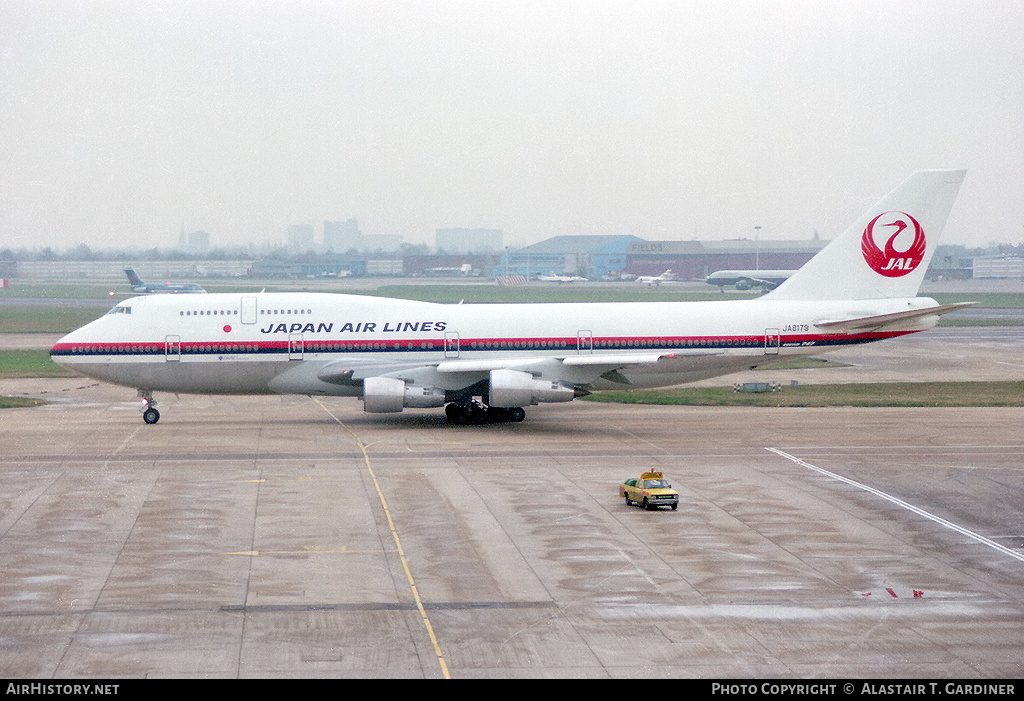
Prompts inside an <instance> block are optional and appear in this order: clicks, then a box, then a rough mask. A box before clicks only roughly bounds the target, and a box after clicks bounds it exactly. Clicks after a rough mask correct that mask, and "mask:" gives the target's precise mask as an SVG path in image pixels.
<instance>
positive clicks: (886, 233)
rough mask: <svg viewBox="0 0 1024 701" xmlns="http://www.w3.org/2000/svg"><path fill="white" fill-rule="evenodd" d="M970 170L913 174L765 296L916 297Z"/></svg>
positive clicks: (826, 297) (791, 297) (818, 297)
mask: <svg viewBox="0 0 1024 701" xmlns="http://www.w3.org/2000/svg"><path fill="white" fill-rule="evenodd" d="M966 172H967V171H964V170H921V171H918V172H916V173H914V174H913V175H911V176H910V177H909V178H908V179H907V180H906V181H905V182H904V183H903V184H902V185H900V186H898V187H897V188H896V189H895V190H893V191H892V192H890V193H889V194H888V195H886V196H885V197H883V198H882V199H881V200H879V201H878V202H877V203H876V204H875V205H874V206H873V207H872V208H871V209H869V210H868V211H867V212H865V213H864V214H863V215H862V216H861V217H860V219H858V220H857V221H856V222H854V224H853V225H852V226H850V227H849V228H848V229H847V230H846V231H844V232H843V233H842V235H840V236H839V237H838V238H837V239H835V240H834V241H832V243H830V244H829V245H827V246H825V248H823V249H821V251H819V252H818V254H817V255H815V256H814V257H813V258H811V260H809V261H807V263H806V264H805V265H804V266H803V267H802V268H800V270H798V271H797V272H796V273H795V274H793V276H792V277H790V278H789V279H788V280H786V281H785V282H783V283H782V284H781V285H779V286H778V287H777V288H776V289H774V290H772V291H771V292H769V293H768V294H767V295H765V298H771V299H884V298H896V297H915V296H916V295H917V291H918V289H919V288H920V287H921V281H922V280H923V279H924V274H925V271H926V270H927V269H928V263H929V262H930V261H931V258H932V254H934V253H935V248H936V246H937V245H938V242H939V234H941V233H942V228H943V227H944V226H945V225H946V218H947V217H948V216H949V212H950V210H951V209H952V207H953V201H954V200H955V199H956V194H957V191H958V190H959V189H960V183H961V182H962V181H963V179H964V175H965V174H966Z"/></svg>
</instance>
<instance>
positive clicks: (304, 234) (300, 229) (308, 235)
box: [288, 224, 316, 253]
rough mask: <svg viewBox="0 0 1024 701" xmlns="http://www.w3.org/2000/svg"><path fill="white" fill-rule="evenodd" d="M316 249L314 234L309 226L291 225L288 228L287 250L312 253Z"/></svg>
mask: <svg viewBox="0 0 1024 701" xmlns="http://www.w3.org/2000/svg"><path fill="white" fill-rule="evenodd" d="M315 247H316V234H315V232H314V230H313V226H312V225H310V224H292V225H291V226H289V227H288V248H289V249H290V250H292V251H296V252H300V253H301V252H305V251H312V250H313V249H314V248H315Z"/></svg>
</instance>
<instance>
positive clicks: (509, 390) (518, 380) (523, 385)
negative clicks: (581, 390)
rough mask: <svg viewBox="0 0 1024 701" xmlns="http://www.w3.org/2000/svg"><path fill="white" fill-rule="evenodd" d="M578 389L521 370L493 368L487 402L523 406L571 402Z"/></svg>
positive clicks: (498, 404)
mask: <svg viewBox="0 0 1024 701" xmlns="http://www.w3.org/2000/svg"><path fill="white" fill-rule="evenodd" d="M575 398H576V390H575V389H574V388H573V387H572V385H566V384H563V383H562V382H559V381H556V380H538V379H536V378H535V377H534V376H533V375H531V374H530V373H528V372H520V371H519V370H491V374H490V389H489V390H488V398H487V404H488V405H490V406H497V407H506V408H511V407H523V406H529V405H531V404H537V403H539V402H571V401H572V400H573V399H575Z"/></svg>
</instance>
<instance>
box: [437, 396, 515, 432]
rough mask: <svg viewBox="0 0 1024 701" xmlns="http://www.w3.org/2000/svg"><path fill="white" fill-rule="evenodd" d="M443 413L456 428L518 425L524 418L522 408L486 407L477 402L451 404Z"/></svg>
mask: <svg viewBox="0 0 1024 701" xmlns="http://www.w3.org/2000/svg"><path fill="white" fill-rule="evenodd" d="M444 413H445V415H446V416H447V417H448V421H449V422H450V423H453V424H455V425H456V426H468V425H473V426H479V425H481V424H491V423H503V422H509V423H519V422H520V421H522V420H523V419H525V418H526V411H524V410H523V408H522V407H518V406H517V407H508V408H505V407H498V406H487V405H486V404H481V403H480V402H478V401H475V400H474V401H472V402H469V403H468V404H460V403H457V402H452V403H451V404H449V405H448V406H446V407H445V408H444Z"/></svg>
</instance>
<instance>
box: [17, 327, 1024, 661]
mask: <svg viewBox="0 0 1024 701" xmlns="http://www.w3.org/2000/svg"><path fill="white" fill-rule="evenodd" d="M939 331H941V330H939ZM939 331H937V332H939ZM919 338H921V339H926V338H927V335H925V334H922V335H921V336H920V337H919ZM908 340H909V339H908ZM915 342H916V341H915ZM899 343H903V342H902V341H901V342H899ZM897 345H898V344H897V343H892V344H888V345H883V344H878V345H877V346H876V347H877V348H883V349H884V350H883V351H882V352H884V353H893V354H899V353H900V352H901V351H899V350H892V349H893V348H895V347H896V346H897ZM904 350H905V347H904ZM872 352H874V351H871V352H863V353H861V355H860V356H859V358H860V363H861V372H862V373H863V372H869V371H870V368H871V364H872V363H873V362H875V361H872V360H871V359H870V358H871V357H873V356H872V355H871V353H872ZM986 352H987V351H984V350H982V351H979V352H978V353H974V352H973V351H970V349H968V350H967V351H965V353H964V354H965V356H969V358H979V357H980V358H982V360H981V361H979V362H981V363H982V364H985V363H988V362H989V360H986V358H988V356H987V355H986ZM979 354H980V355H979ZM994 357H1002V360H997V361H996V362H995V365H996V366H999V363H1000V362H1007V363H1010V362H1012V360H1010V359H1007V357H1006V356H994ZM1011 358H1012V357H1011ZM936 362H938V361H936ZM879 363H880V364H882V365H885V363H881V361H879ZM977 365H978V363H974V362H968V360H964V361H957V362H956V363H954V364H953V365H952V366H950V367H949V368H948V370H949V371H950V372H954V373H955V372H957V371H958V370H957V368H961V367H962V368H974V369H972V370H971V372H972V373H974V372H980V371H979V370H977ZM999 367H1002V366H999ZM842 371H843V370H842V369H837V370H836V371H835V372H842ZM993 372H996V370H993ZM1005 372H1007V373H1008V374H1009V375H1011V376H1012V375H1013V373H1014V372H1016V373H1017V375H1016V376H1017V377H1019V376H1020V374H1019V371H1017V370H1014V369H1012V368H1011V369H1008V370H1005ZM772 379H778V380H780V381H787V380H789V379H790V377H789V375H780V376H779V377H777V378H772ZM860 379H861V380H863V379H864V376H863V374H862V376H861V378H860ZM724 381H725V382H731V380H724ZM0 394H36V395H40V396H44V397H48V398H51V399H52V400H53V401H52V402H51V403H50V404H48V405H46V406H43V407H38V408H32V409H10V410H4V411H3V412H0V432H2V434H3V440H2V442H0V572H3V577H2V579H0V676H3V677H8V678H18V677H20V678H50V677H60V678H70V677H94V678H96V677H99V678H117V677H144V676H150V677H208V678H213V677H278V678H280V677H412V678H423V677H426V678H437V677H444V676H451V677H455V678H467V677H581V678H583V677H592V678H593V677H596V678H608V677H612V678H657V677H716V678H741V677H766V678H767V677H917V678H922V677H929V678H931V677H936V678H939V677H958V678H982V677H989V678H1009V677H1019V676H1020V675H1021V674H1022V668H1021V664H1022V662H1024V660H1022V657H1021V652H1020V651H1021V650H1022V649H1024V510H1022V509H1021V503H1022V501H1021V500H1022V496H1021V495H1022V494H1024V465H1022V461H1021V459H1020V458H1021V455H1022V454H1024V442H1022V440H1021V438H1020V432H1019V426H1021V425H1022V424H1024V409H1018V408H1013V409H987V408H983V409H963V408H957V409H928V408H921V409H854V408H848V409H847V408H838V409H738V408H707V407H693V408H688V407H657V406H643V407H632V406H617V405H605V404H596V403H587V402H573V403H572V404H569V405H548V406H541V407H534V408H532V409H530V410H529V416H528V419H527V421H526V422H524V423H522V424H515V425H491V426H467V427H451V426H448V425H447V424H446V423H445V422H444V420H443V418H442V414H441V412H439V411H430V412H426V411H424V412H415V413H413V412H406V413H403V414H400V415H395V416H384V417H381V416H370V415H365V414H363V413H362V412H361V409H360V405H359V403H358V402H357V401H355V400H352V399H325V400H319V401H318V400H314V399H309V398H306V397H201V396H185V395H182V396H180V397H174V396H173V395H163V396H161V397H160V399H161V407H160V408H161V412H162V414H163V418H162V419H161V421H160V423H159V424H157V425H155V426H148V425H145V424H143V422H142V420H141V418H140V416H139V407H138V405H137V403H136V401H134V399H133V397H132V392H131V391H130V390H126V389H123V388H115V387H111V386H109V385H103V384H97V383H94V382H92V381H89V380H77V379H70V380H69V379H55V380H17V381H14V380H8V381H2V382H0ZM648 468H654V469H661V470H663V471H664V472H665V474H666V475H667V476H668V477H669V478H670V480H671V481H672V483H673V485H674V486H675V488H676V489H678V490H679V492H680V493H681V495H682V500H681V505H680V507H679V510H678V511H675V512H672V511H667V510H666V511H659V512H647V511H643V510H641V509H639V508H636V507H630V506H626V505H625V503H624V502H623V501H622V500H620V499H619V497H618V493H617V483H618V482H619V481H621V480H622V479H624V478H626V477H629V476H634V475H636V474H637V473H638V472H640V471H641V470H643V469H648Z"/></svg>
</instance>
